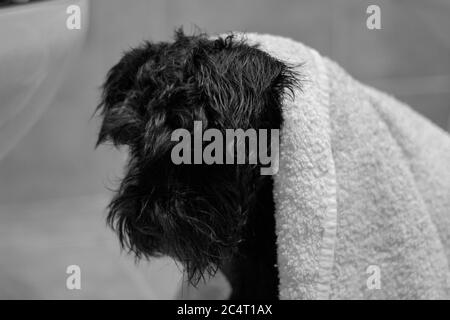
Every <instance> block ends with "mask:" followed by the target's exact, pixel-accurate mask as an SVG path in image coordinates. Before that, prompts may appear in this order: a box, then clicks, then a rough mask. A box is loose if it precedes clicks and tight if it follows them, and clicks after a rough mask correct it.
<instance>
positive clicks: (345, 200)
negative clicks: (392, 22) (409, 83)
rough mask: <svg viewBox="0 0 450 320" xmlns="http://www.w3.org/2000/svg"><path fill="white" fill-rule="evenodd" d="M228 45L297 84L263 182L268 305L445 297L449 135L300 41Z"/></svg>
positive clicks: (449, 244)
mask: <svg viewBox="0 0 450 320" xmlns="http://www.w3.org/2000/svg"><path fill="white" fill-rule="evenodd" d="M239 37H245V38H246V39H247V43H249V44H259V46H260V49H262V50H264V51H266V52H267V53H269V54H270V55H272V56H273V57H276V58H278V59H280V60H282V61H285V62H287V63H289V64H291V65H299V67H298V70H297V71H298V72H299V73H300V74H301V75H302V78H303V80H302V83H303V88H302V91H297V92H295V98H294V99H293V100H292V99H290V98H288V97H287V98H286V100H285V101H284V106H283V119H284V123H283V127H282V129H281V142H280V169H279V172H278V174H277V175H275V176H274V182H275V183H274V198H275V204H276V213H275V214H276V232H277V237H278V240H277V245H278V268H279V276H280V287H279V288H280V298H281V299H435V298H447V297H448V276H449V267H448V258H449V255H450V137H449V135H448V134H447V133H446V132H444V131H443V130H441V129H439V128H438V127H436V126H435V125H433V124H432V123H431V122H429V121H428V120H426V119H425V118H423V117H421V116H420V115H418V114H417V113H415V112H414V111H412V110H411V109H410V108H409V107H408V106H406V105H404V104H402V103H401V102H399V101H397V100H395V99H394V98H392V97H390V96H388V95H386V94H383V93H381V92H379V91H376V90H375V89H372V88H369V87H367V86H364V85H362V84H360V83H359V82H357V81H356V80H354V79H352V78H351V77H350V76H349V75H348V74H347V73H346V72H345V71H344V70H343V69H341V68H340V67H339V66H337V65H336V64H335V63H333V62H332V61H330V60H328V59H327V58H324V57H322V56H321V55H319V54H318V53H317V52H316V51H315V50H313V49H311V48H308V47H306V46H305V45H303V44H301V43H298V42H295V41H293V40H290V39H286V38H281V37H275V36H269V35H257V34H246V35H242V34H239Z"/></svg>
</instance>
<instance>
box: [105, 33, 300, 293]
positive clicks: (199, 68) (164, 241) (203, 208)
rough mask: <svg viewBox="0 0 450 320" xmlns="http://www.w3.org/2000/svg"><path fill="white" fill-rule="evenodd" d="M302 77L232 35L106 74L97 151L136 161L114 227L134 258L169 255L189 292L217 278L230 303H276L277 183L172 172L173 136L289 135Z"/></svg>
mask: <svg viewBox="0 0 450 320" xmlns="http://www.w3.org/2000/svg"><path fill="white" fill-rule="evenodd" d="M296 79H297V77H296V74H295V72H294V71H293V70H292V68H290V67H289V66H287V65H286V64H285V63H283V62H281V61H278V60H276V59H275V58H273V57H271V56H270V55H268V54H267V53H265V52H263V51H261V50H260V49H258V48H257V47H256V46H250V45H247V44H245V41H244V40H236V38H235V37H233V36H232V35H230V36H227V37H224V38H217V39H214V40H212V39H209V38H208V37H207V36H206V35H204V34H201V35H195V36H186V35H184V34H183V31H182V30H178V31H177V32H176V33H175V41H174V42H173V43H166V42H163V43H149V42H146V43H144V44H143V45H141V46H139V47H137V48H135V49H132V50H130V51H128V52H126V53H125V55H124V56H123V57H122V59H121V60H120V61H119V63H118V64H116V65H115V66H114V67H113V68H112V69H111V70H110V71H109V73H108V76H107V79H106V82H105V84H104V86H103V95H102V100H101V103H100V105H99V107H98V111H99V112H100V115H101V117H102V125H101V129H100V133H99V137H98V144H100V143H104V142H107V141H110V142H112V143H113V144H114V145H115V146H122V145H125V146H127V147H128V149H129V155H130V157H129V162H128V165H127V173H126V176H125V177H124V178H123V181H122V182H121V185H120V187H119V188H118V191H117V193H116V195H115V197H114V199H113V200H112V202H111V203H110V205H109V215H108V222H109V224H110V225H111V226H112V227H113V228H114V229H115V230H116V231H117V233H118V236H119V238H120V241H121V244H122V246H123V247H125V248H126V249H128V250H129V251H131V252H133V253H134V254H135V255H136V257H137V258H141V257H143V258H149V257H155V256H161V255H169V256H171V257H173V258H175V259H176V260H177V261H179V262H181V263H182V264H183V266H184V268H185V271H186V273H187V275H188V278H189V280H190V282H191V283H192V284H194V285H195V284H196V283H198V281H199V280H201V279H202V278H203V277H205V276H208V275H213V274H214V273H215V272H216V271H217V269H218V268H220V269H221V270H222V271H223V272H224V274H225V275H226V276H227V278H228V280H229V281H230V283H231V286H232V288H233V293H232V297H231V298H232V299H233V298H253V299H256V298H267V299H276V298H277V297H278V269H277V266H276V263H277V257H276V235H275V219H274V202H273V195H272V185H273V182H272V178H271V177H270V176H261V175H260V170H259V165H250V164H243V165H238V164H235V165H218V164H213V165H205V164H202V165H183V164H182V165H175V164H173V162H172V161H171V158H170V154H171V149H172V147H173V146H174V142H172V141H171V133H172V132H173V131H174V130H175V129H178V128H185V129H187V130H190V131H191V132H192V129H193V123H194V121H195V120H196V121H202V123H203V129H207V128H217V129H219V130H221V131H223V130H225V129H230V128H231V129H237V128H241V129H243V130H246V129H248V128H255V129H261V128H267V129H274V128H275V129H278V128H280V126H281V124H282V117H281V103H282V99H283V95H284V94H285V93H286V92H291V93H292V88H293V87H294V86H296V85H298V83H297V80H296Z"/></svg>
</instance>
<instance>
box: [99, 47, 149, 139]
mask: <svg viewBox="0 0 450 320" xmlns="http://www.w3.org/2000/svg"><path fill="white" fill-rule="evenodd" d="M155 47H157V45H153V44H151V43H149V42H145V43H144V44H142V45H141V46H139V47H137V48H134V49H131V50H129V51H127V52H125V54H124V56H123V57H122V58H121V59H120V61H119V62H118V63H117V64H116V65H114V66H113V67H112V68H111V69H110V71H109V72H108V74H107V77H106V81H105V82H104V84H103V86H102V96H101V101H100V103H99V105H98V106H97V109H96V113H98V114H99V115H100V116H101V117H102V118H103V121H102V125H101V128H100V132H99V135H98V140H97V146H98V145H99V144H101V143H103V142H106V141H111V142H112V143H113V144H114V145H116V146H117V145H123V144H129V143H132V140H133V137H136V135H137V133H138V132H139V131H140V130H141V129H142V125H144V124H143V119H142V115H141V112H140V111H139V107H138V101H137V99H138V98H139V96H140V92H138V90H136V89H135V88H136V74H137V73H138V71H139V69H140V68H141V67H142V65H144V64H146V63H147V62H148V61H149V60H151V59H152V58H155V57H156V56H157V54H156V51H157V48H155Z"/></svg>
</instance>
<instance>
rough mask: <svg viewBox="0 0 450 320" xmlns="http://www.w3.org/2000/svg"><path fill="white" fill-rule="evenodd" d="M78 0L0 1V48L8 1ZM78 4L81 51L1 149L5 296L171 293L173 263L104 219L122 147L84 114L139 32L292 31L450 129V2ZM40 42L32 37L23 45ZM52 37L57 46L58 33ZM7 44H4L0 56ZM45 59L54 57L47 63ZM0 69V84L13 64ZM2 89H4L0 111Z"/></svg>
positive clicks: (1, 294)
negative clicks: (128, 249) (139, 253)
mask: <svg viewBox="0 0 450 320" xmlns="http://www.w3.org/2000/svg"><path fill="white" fill-rule="evenodd" d="M78 2H79V1H66V0H53V1H52V0H48V1H36V2H31V3H30V4H21V5H12V6H11V5H7V4H3V5H1V6H0V29H1V30H3V31H2V32H0V40H1V41H0V48H1V47H2V46H4V45H5V43H8V41H12V40H11V39H19V40H20V39H23V36H24V35H23V34H22V33H20V28H18V29H15V31H16V32H14V33H12V32H9V31H8V30H9V29H5V27H4V26H2V23H7V22H8V21H10V20H11V19H10V20H8V19H9V18H8V15H11V14H13V11H17V10H18V11H19V14H16V18H15V19H16V22H18V23H21V21H20V19H21V18H20V10H25V9H24V7H26V6H28V9H26V10H31V11H32V10H38V8H37V7H40V9H39V10H44V11H45V10H47V9H46V6H52V5H53V4H54V3H59V4H63V5H62V6H61V7H60V8H59V9H57V10H59V11H55V12H57V13H55V15H62V16H67V13H66V12H65V8H66V7H67V6H69V5H70V4H73V3H78ZM82 2H83V1H82ZM85 3H86V6H87V7H86V8H85V9H83V10H84V11H82V16H81V21H82V25H81V30H70V31H68V30H64V32H65V33H64V37H65V38H64V39H68V37H72V36H73V35H74V34H75V33H76V32H81V33H80V34H82V36H79V37H78V39H77V40H76V41H78V43H79V44H80V45H79V46H78V47H77V49H76V50H75V49H74V50H70V52H71V53H73V59H72V60H71V62H70V65H69V67H68V68H67V69H65V70H64V72H63V73H62V71H61V72H60V73H62V75H61V77H60V80H58V83H57V84H58V88H59V89H58V90H57V91H56V90H55V93H54V96H52V97H51V99H50V98H49V99H48V100H49V101H48V103H47V105H45V111H42V112H41V113H40V114H39V116H38V115H35V117H36V119H35V121H33V124H34V125H33V126H31V125H30V128H29V129H27V130H26V132H24V133H23V134H22V135H23V137H21V139H20V140H19V141H18V142H17V143H15V144H14V146H11V147H10V148H9V149H8V153H7V154H6V155H4V157H3V158H1V159H0V257H1V258H0V299H18V298H25V299H47V298H48V299H60V298H61V299H79V298H86V299H91V298H97V299H109V298H123V299H133V298H140V299H156V298H166V299H170V298H172V297H173V296H174V294H175V292H176V290H177V288H178V285H179V282H180V277H181V275H180V271H179V270H178V268H177V266H176V265H175V264H174V263H173V262H171V261H170V260H167V259H161V260H158V261H155V262H151V263H141V264H140V265H138V266H136V265H134V262H133V259H131V258H129V257H126V255H124V254H121V253H120V250H119V247H118V243H117V241H116V239H115V237H114V235H113V234H112V232H110V231H109V230H108V229H107V228H106V227H105V222H104V217H105V212H104V208H105V206H106V204H107V202H108V199H109V198H110V197H111V193H110V191H108V187H114V186H116V185H117V181H118V178H119V177H120V176H121V173H122V171H121V168H122V165H123V161H124V155H123V154H121V153H120V152H118V151H115V150H113V149H112V148H108V147H101V148H99V149H98V150H94V145H95V139H96V133H97V129H98V119H96V118H95V117H94V118H91V116H92V114H93V111H94V109H95V107H96V104H97V103H98V98H99V90H98V87H99V86H100V85H101V83H102V81H103V79H104V76H105V74H106V72H107V70H108V69H109V68H110V67H111V66H112V65H113V64H114V63H115V62H117V61H118V59H119V58H120V56H121V53H122V52H123V50H126V49H128V48H129V47H131V46H135V45H136V44H138V43H139V42H140V41H142V40H144V39H147V40H148V39H149V40H153V41H161V40H170V39H171V37H172V34H173V30H174V29H175V27H178V26H184V29H185V31H186V32H187V33H189V32H191V31H195V30H197V27H198V28H200V29H201V30H204V31H207V32H209V33H219V32H226V31H233V30H236V31H247V32H259V33H271V34H276V35H282V36H285V37H291V38H293V39H295V40H298V41H301V42H303V43H305V44H307V45H308V46H311V47H313V48H315V49H317V50H318V51H319V52H321V53H322V54H323V55H326V56H328V57H330V58H332V59H333V60H335V61H337V62H338V63H339V64H341V65H342V66H343V67H344V68H345V69H346V70H347V71H348V72H349V73H350V74H352V75H353V76H354V77H355V78H357V79H358V80H360V81H362V82H365V83H367V84H369V85H372V86H375V87H377V88H379V89H381V90H383V91H386V92H389V93H391V94H393V95H395V96H396V97H397V98H399V99H400V100H403V101H405V102H407V103H408V104H410V105H411V106H412V107H413V108H414V109H415V110H417V111H418V112H419V113H421V114H423V115H424V116H426V117H428V118H429V119H430V120H431V121H433V122H434V123H436V124H437V125H438V126H440V127H441V128H443V129H444V130H450V124H449V117H450V0H428V1H422V0H372V1H365V0H314V1H313V0H302V1H298V0H277V1H274V0H245V1H243V0H230V1H221V0H130V1H119V0H95V1H90V2H88V1H85ZM371 4H376V5H378V6H380V8H381V27H382V29H381V30H369V29H367V28H366V19H367V16H368V15H367V14H366V8H367V7H368V6H369V5H371ZM83 5H84V2H83ZM47 12H53V11H50V10H48V11H47ZM58 12H59V13H58ZM52 14H53V13H52ZM17 19H18V20H17ZM5 21H6V22H5ZM23 23H25V21H23ZM36 23H40V22H39V21H37V22H36ZM65 28H66V27H65V25H61V30H63V29H65ZM11 30H12V29H11ZM58 30H59V29H57V28H56V29H55V31H54V32H55V33H57V32H58ZM61 32H63V31H61ZM68 32H70V33H68ZM66 33H67V37H66V36H65V35H66ZM69 34H70V36H69ZM41 36H42V35H41ZM73 37H75V38H76V37H77V36H73ZM30 39H31V38H30ZM6 40H8V41H6ZM38 42H39V41H35V42H33V41H31V42H30V41H28V40H27V43H31V44H30V45H29V48H28V49H29V50H33V48H34V47H33V46H38V44H37V43H38ZM53 46H54V47H52V50H58V43H57V42H56V44H53ZM4 48H6V45H5V47H4ZM8 48H11V45H9V46H8ZM55 48H56V49H55ZM2 49H3V48H2ZM5 50H6V49H5ZM5 50H3V51H2V50H0V64H1V63H2V52H6V51H5ZM8 52H10V51H8ZM28 60H29V59H28ZM51 67H52V61H50V62H49V64H48V65H47V67H46V68H51ZM2 70H4V69H1V67H0V71H1V72H0V83H1V84H3V83H7V81H9V79H10V77H11V76H13V73H14V70H12V71H11V70H9V71H8V74H7V73H6V71H5V72H3V71H2ZM54 87H55V88H56V84H55V85H54ZM17 88H19V87H17ZM17 90H19V89H17ZM1 92H2V91H1V90H0V93H1ZM44 92H48V91H44ZM44 95H45V93H44ZM3 99H4V98H3V97H2V96H0V117H1V114H2V113H1V108H2V100H3ZM30 108H31V109H32V108H33V105H32V103H31V105H30ZM37 118H39V119H37ZM1 120H2V119H1V118H0V135H2V134H3V133H2V128H1ZM15 126H18V125H17V124H15ZM0 139H1V136H0ZM71 264H76V265H79V266H80V267H81V272H82V290H68V289H67V288H66V278H67V276H68V275H67V274H66V273H65V272H66V267H67V266H68V265H71Z"/></svg>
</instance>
